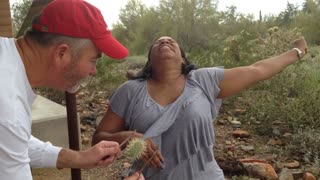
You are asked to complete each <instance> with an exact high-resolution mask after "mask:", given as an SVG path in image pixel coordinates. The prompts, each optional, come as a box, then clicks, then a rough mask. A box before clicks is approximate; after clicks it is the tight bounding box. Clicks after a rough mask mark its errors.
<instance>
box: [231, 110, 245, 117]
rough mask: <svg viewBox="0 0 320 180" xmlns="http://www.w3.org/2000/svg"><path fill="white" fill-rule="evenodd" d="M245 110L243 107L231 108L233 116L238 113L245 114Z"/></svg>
mask: <svg viewBox="0 0 320 180" xmlns="http://www.w3.org/2000/svg"><path fill="white" fill-rule="evenodd" d="M245 112H246V110H244V109H238V108H237V109H235V110H233V114H234V115H235V116H239V115H242V114H245Z"/></svg>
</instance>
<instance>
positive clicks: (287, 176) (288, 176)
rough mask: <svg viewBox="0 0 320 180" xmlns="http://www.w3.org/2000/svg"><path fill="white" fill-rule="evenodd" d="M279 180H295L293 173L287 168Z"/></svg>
mask: <svg viewBox="0 0 320 180" xmlns="http://www.w3.org/2000/svg"><path fill="white" fill-rule="evenodd" d="M279 180H294V179H293V175H292V173H291V172H290V171H289V170H288V169H287V168H284V169H283V170H282V171H281V173H280V175H279Z"/></svg>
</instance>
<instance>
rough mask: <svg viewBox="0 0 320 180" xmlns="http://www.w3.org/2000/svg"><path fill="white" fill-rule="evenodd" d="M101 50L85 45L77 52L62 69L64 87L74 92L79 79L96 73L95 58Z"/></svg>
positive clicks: (78, 85) (78, 86)
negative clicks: (85, 46) (76, 55)
mask: <svg viewBox="0 0 320 180" xmlns="http://www.w3.org/2000/svg"><path fill="white" fill-rule="evenodd" d="M100 56H101V52H100V51H99V50H98V49H97V48H96V47H95V46H94V45H92V46H90V47H87V48H85V49H83V50H82V52H80V53H79V55H78V57H72V60H71V61H70V63H69V64H68V65H66V66H65V67H64V68H63V70H62V73H63V81H64V83H63V84H64V88H63V89H65V90H66V91H68V92H70V93H75V92H76V91H77V90H78V89H79V88H80V84H81V80H84V79H85V78H87V77H89V76H92V75H95V74H96V71H97V70H96V63H97V59H98V58H99V57H100Z"/></svg>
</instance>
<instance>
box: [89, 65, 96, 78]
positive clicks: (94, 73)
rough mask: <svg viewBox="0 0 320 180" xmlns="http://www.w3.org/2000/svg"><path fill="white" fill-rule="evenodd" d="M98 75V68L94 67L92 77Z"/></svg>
mask: <svg viewBox="0 0 320 180" xmlns="http://www.w3.org/2000/svg"><path fill="white" fill-rule="evenodd" d="M96 74H97V67H96V66H94V67H93V68H92V70H91V72H90V75H91V76H94V75H96Z"/></svg>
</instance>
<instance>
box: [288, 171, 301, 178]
mask: <svg viewBox="0 0 320 180" xmlns="http://www.w3.org/2000/svg"><path fill="white" fill-rule="evenodd" d="M288 170H289V171H290V172H291V173H292V176H293V178H294V179H300V178H302V177H303V170H301V169H288Z"/></svg>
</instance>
